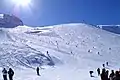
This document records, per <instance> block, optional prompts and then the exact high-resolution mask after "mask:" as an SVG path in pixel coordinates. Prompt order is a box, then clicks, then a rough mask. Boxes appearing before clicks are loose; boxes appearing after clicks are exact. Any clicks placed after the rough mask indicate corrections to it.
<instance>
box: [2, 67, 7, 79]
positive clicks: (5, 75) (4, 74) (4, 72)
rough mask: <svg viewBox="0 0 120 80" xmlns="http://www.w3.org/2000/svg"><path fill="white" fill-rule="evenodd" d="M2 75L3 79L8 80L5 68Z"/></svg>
mask: <svg viewBox="0 0 120 80" xmlns="http://www.w3.org/2000/svg"><path fill="white" fill-rule="evenodd" d="M2 73H3V79H4V80H7V70H6V69H5V68H4V69H3V70H2Z"/></svg>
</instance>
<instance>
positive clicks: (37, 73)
mask: <svg viewBox="0 0 120 80" xmlns="http://www.w3.org/2000/svg"><path fill="white" fill-rule="evenodd" d="M36 71H37V75H38V76H40V73H39V67H37V69H36Z"/></svg>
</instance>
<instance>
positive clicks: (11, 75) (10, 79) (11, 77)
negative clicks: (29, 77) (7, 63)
mask: <svg viewBox="0 0 120 80" xmlns="http://www.w3.org/2000/svg"><path fill="white" fill-rule="evenodd" d="M8 74H9V80H13V75H14V71H13V70H12V69H11V68H9V71H8Z"/></svg>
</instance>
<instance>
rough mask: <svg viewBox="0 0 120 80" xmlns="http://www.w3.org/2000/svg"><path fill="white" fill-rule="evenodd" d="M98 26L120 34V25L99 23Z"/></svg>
mask: <svg viewBox="0 0 120 80" xmlns="http://www.w3.org/2000/svg"><path fill="white" fill-rule="evenodd" d="M97 27H98V28H101V29H103V30H106V31H109V32H112V33H116V34H120V25H97Z"/></svg>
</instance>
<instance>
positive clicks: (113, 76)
mask: <svg viewBox="0 0 120 80" xmlns="http://www.w3.org/2000/svg"><path fill="white" fill-rule="evenodd" d="M100 77H101V80H120V71H116V72H114V70H111V73H110V75H109V71H108V70H106V69H105V68H103V69H102V73H101V74H100Z"/></svg>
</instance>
